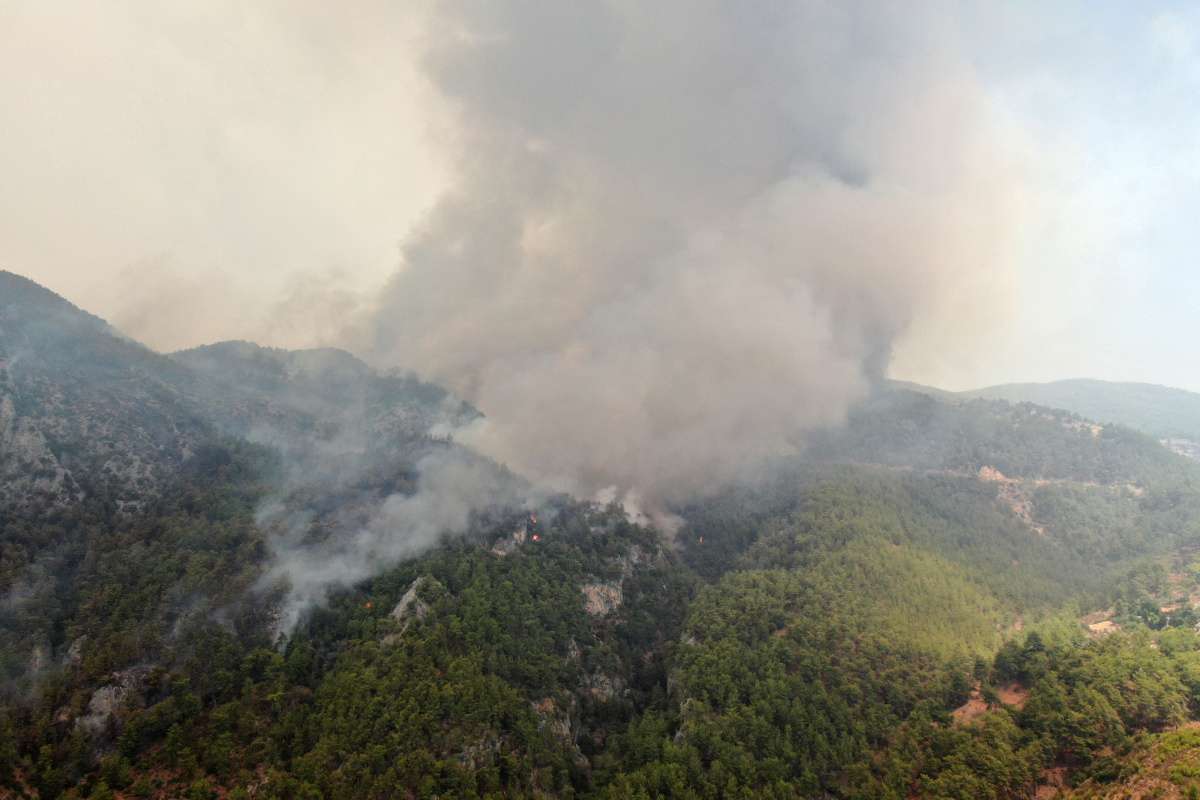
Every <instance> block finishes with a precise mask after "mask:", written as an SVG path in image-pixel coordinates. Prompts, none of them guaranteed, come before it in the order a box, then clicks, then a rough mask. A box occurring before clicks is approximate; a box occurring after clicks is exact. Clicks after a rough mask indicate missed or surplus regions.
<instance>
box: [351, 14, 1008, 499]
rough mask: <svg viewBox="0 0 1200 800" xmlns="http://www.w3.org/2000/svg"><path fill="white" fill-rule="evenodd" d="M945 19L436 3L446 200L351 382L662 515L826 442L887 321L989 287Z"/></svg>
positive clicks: (501, 455)
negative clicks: (436, 391) (398, 393)
mask: <svg viewBox="0 0 1200 800" xmlns="http://www.w3.org/2000/svg"><path fill="white" fill-rule="evenodd" d="M945 11H946V9H944V8H941V6H940V5H939V4H937V3H914V4H908V3H906V4H899V5H896V4H879V3H869V2H848V3H830V2H823V1H820V0H799V2H765V3H734V2H717V1H716V0H711V1H710V2H703V1H702V2H694V1H693V0H688V2H683V0H664V1H663V2H654V3H640V2H633V1H632V0H628V1H626V0H591V1H590V2H573V3H551V4H542V3H525V2H515V1H513V2H484V0H455V1H452V2H448V3H444V4H440V6H439V10H438V11H437V12H435V15H434V17H433V18H432V20H431V21H430V24H429V29H428V31H427V32H426V38H425V42H426V46H427V50H426V52H425V59H424V65H425V70H426V73H427V75H428V77H429V79H430V80H431V82H432V83H433V85H434V86H435V87H436V89H437V90H438V91H440V93H441V95H442V96H443V97H444V98H445V100H446V101H447V102H448V103H449V105H450V107H451V108H452V111H453V114H454V118H455V120H456V126H455V134H454V135H453V136H449V137H447V146H448V147H449V149H450V151H451V152H450V155H451V161H452V163H453V164H454V165H455V172H454V183H453V186H452V188H451V190H450V191H449V192H448V194H447V195H446V196H445V197H444V198H443V200H442V201H441V202H440V203H439V204H438V205H437V206H436V208H435V209H434V211H433V212H432V213H431V215H430V217H429V218H428V219H427V221H426V222H425V224H424V225H422V226H421V227H420V229H419V230H418V231H417V232H416V233H415V234H414V235H412V236H411V237H410V238H409V239H408V241H407V242H406V244H405V246H404V249H403V265H402V267H401V268H400V270H399V271H398V272H397V273H396V275H395V276H394V277H393V279H392V280H391V281H390V283H389V285H388V287H387V289H386V290H385V292H384V294H383V296H382V298H381V301H380V305H379V308H378V311H377V315H376V318H375V321H374V324H373V326H372V333H371V335H372V343H371V346H372V348H373V352H374V355H375V357H376V359H378V360H382V361H391V362H392V363H401V364H404V365H405V366H408V367H412V368H415V369H416V370H418V371H419V372H420V373H422V374H424V375H425V376H427V377H429V378H432V379H434V380H436V381H440V382H443V383H445V384H447V385H448V386H450V387H451V388H452V389H453V390H454V391H456V392H458V393H459V394H460V395H461V396H463V397H464V398H465V399H467V400H469V401H471V402H472V403H474V404H475V405H476V406H478V407H479V408H480V409H481V410H482V411H483V412H484V413H485V414H486V415H487V417H488V419H487V421H486V423H484V424H483V425H481V426H479V428H478V429H477V430H475V431H474V432H473V433H472V435H471V437H470V441H471V443H472V444H474V445H476V446H477V447H479V448H480V449H482V450H483V452H485V453H487V454H488V455H490V456H492V457H494V458H497V459H498V460H501V461H503V462H505V463H507V464H508V465H510V466H512V467H513V468H514V469H516V470H518V471H519V472H522V473H524V474H527V475H529V476H531V477H533V478H535V479H538V480H541V481H544V482H548V483H550V484H552V485H555V486H558V487H560V488H564V489H568V490H572V491H576V492H581V493H584V494H592V493H595V492H597V491H600V490H603V489H605V488H609V487H614V488H615V489H616V490H617V491H619V492H625V491H629V490H636V491H638V492H640V493H641V494H642V495H643V497H644V498H645V499H646V500H647V501H648V502H651V503H660V504H661V503H669V502H670V501H672V500H677V499H679V498H681V497H683V496H684V495H686V494H687V493H689V492H693V491H696V490H698V489H704V488H707V487H710V486H712V485H714V484H716V483H719V482H720V481H723V480H725V479H727V478H730V477H732V476H734V475H735V474H736V473H738V472H739V471H740V470H742V469H744V468H745V467H746V466H747V465H749V464H750V463H753V462H756V461H758V460H760V459H762V458H764V457H766V456H770V455H772V454H776V453H779V452H783V451H787V450H789V449H791V448H793V447H795V445H796V442H797V439H798V437H800V436H802V434H803V432H804V431H805V430H809V429H812V428H814V427H818V426H824V425H827V424H830V423H836V422H837V421H839V420H840V419H842V417H843V415H844V413H845V411H846V409H847V407H848V406H849V405H850V404H852V403H853V402H854V401H855V400H856V399H858V398H860V397H862V396H863V395H864V393H865V392H866V390H867V388H868V386H869V384H870V381H871V380H872V379H873V378H875V377H877V376H880V375H881V374H882V373H883V371H884V370H885V369H886V365H887V363H888V359H889V355H890V352H891V350H892V348H893V346H894V345H895V344H896V343H897V341H898V340H899V339H900V338H901V337H903V336H905V335H906V333H907V332H909V331H910V330H911V329H912V327H913V326H914V324H919V323H922V322H923V321H924V320H925V319H933V318H940V317H942V316H944V314H945V312H946V309H947V308H953V307H956V306H957V307H963V308H972V307H973V305H972V304H977V303H978V302H979V301H980V296H981V294H980V293H982V294H983V295H986V293H987V292H989V291H992V290H993V284H992V282H991V281H990V280H988V279H987V278H988V276H989V275H991V274H992V273H996V272H998V271H999V269H1000V265H1001V264H1000V259H1001V257H1002V255H1003V253H1004V250H1005V247H1006V246H1007V239H1008V234H1009V231H1010V228H1011V224H1010V223H1011V219H1012V206H1013V201H1014V198H1015V191H1014V189H1015V187H1014V186H1013V185H1012V184H1013V182H1012V180H1011V179H1010V178H1009V177H1008V170H1007V167H1006V159H1007V156H1006V152H1005V147H1004V146H1003V141H1002V137H1001V136H1000V135H999V133H998V132H997V126H996V125H995V124H994V121H993V120H992V117H991V112H990V110H989V108H988V102H987V98H986V97H985V95H984V92H983V90H982V88H981V86H980V84H979V82H978V81H977V80H976V78H975V76H974V75H973V73H972V70H971V68H970V65H969V63H968V62H967V60H966V59H965V57H964V56H963V55H962V54H961V53H960V52H958V51H957V49H956V38H955V32H954V31H953V30H952V29H950V28H949V27H948V26H947V23H946V22H944V20H945V19H948V18H949V16H950V15H948V14H946V13H944V12H945ZM968 287H969V288H970V291H971V292H972V293H971V294H970V295H968V294H967V291H968Z"/></svg>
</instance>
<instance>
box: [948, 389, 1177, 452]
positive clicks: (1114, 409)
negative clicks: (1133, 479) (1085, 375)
mask: <svg viewBox="0 0 1200 800" xmlns="http://www.w3.org/2000/svg"><path fill="white" fill-rule="evenodd" d="M962 394H963V395H965V396H967V397H986V398H992V399H997V400H1007V401H1009V402H1011V403H1036V404H1038V405H1042V406H1049V407H1051V408H1062V409H1066V410H1067V411H1073V412H1074V413H1076V414H1079V415H1080V416H1082V417H1086V418H1087V419H1091V420H1095V421H1096V422H1101V423H1113V422H1115V423H1118V424H1120V425H1125V426H1127V427H1130V428H1133V429H1135V430H1139V431H1142V432H1144V433H1147V434H1149V435H1150V436H1153V437H1155V438H1157V439H1176V438H1178V439H1191V440H1194V441H1200V394H1195V393H1194V392H1188V391H1184V390H1183V389H1172V388H1170V387H1167V386H1156V385H1154V384H1149V383H1114V382H1110V381H1097V380H1085V379H1077V380H1065V381H1054V382H1052V383H1010V384H1003V385H1000V386H989V387H987V388H984V389H977V390H973V391H970V392H964V393H962Z"/></svg>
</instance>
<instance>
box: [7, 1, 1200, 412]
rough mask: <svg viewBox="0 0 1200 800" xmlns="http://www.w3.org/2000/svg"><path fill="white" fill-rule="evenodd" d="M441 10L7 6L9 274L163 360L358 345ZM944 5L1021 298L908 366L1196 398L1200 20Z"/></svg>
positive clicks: (394, 261)
mask: <svg viewBox="0 0 1200 800" xmlns="http://www.w3.org/2000/svg"><path fill="white" fill-rule="evenodd" d="M418 5H421V4H418V3H408V4H403V3H389V2H374V1H373V0H363V1H362V2H354V3H343V4H331V3H327V2H319V1H318V0H313V2H296V0H290V1H289V2H279V3H269V2H232V0H230V1H228V2H226V1H224V0H205V1H204V2H192V3H182V2H180V3H170V2H168V3H164V2H161V0H147V2H87V0H78V2H71V3H63V2H53V1H51V2H47V0H28V2H26V1H25V0H0V180H2V181H3V190H2V191H0V267H3V268H6V269H9V270H12V271H15V272H18V273H22V274H25V275H28V276H29V277H31V278H33V279H35V280H37V281H39V282H42V283H44V284H46V285H47V286H49V287H50V288H52V289H54V290H56V291H58V292H60V293H62V294H64V295H65V296H67V297H68V298H69V299H71V300H72V301H74V302H76V303H77V304H79V305H81V306H83V307H85V308H87V309H89V310H92V311H94V312H96V313H98V314H100V315H102V316H105V317H107V318H108V319H110V320H111V321H113V322H114V323H116V324H117V325H118V326H119V327H122V328H123V329H125V330H126V331H127V332H128V333H130V334H131V335H134V336H136V337H138V338H141V339H143V340H144V341H146V342H147V343H149V344H151V345H152V346H155V347H159V348H162V349H172V348H177V347H182V346H187V345H191V344H198V343H202V342H205V341H210V340H214V339H221V338H233V337H246V338H256V339H260V340H264V341H265V342H266V343H277V344H281V345H293V346H295V345H305V344H312V343H316V342H319V341H324V340H329V339H331V338H335V337H337V336H339V335H340V334H341V328H342V327H343V325H344V324H346V322H347V321H349V320H353V319H355V318H356V316H355V313H356V311H357V310H358V309H359V308H360V307H361V306H362V305H364V304H366V303H369V302H370V301H371V298H373V297H375V296H376V293H377V292H378V290H379V289H380V288H381V287H382V286H383V285H384V284H385V282H386V281H387V279H388V277H389V276H390V275H391V273H392V272H393V271H394V270H395V269H396V267H397V265H398V264H399V260H400V253H401V250H400V245H401V242H403V241H404V240H406V239H407V238H408V233H409V232H410V230H411V229H412V227H413V226H414V225H415V224H417V223H418V222H419V221H420V220H421V219H422V217H423V215H424V214H426V213H427V212H428V211H429V210H430V209H431V208H432V206H433V204H434V202H435V201H436V199H437V198H438V197H439V195H440V194H441V193H442V191H443V189H444V188H445V186H446V182H447V177H446V176H447V175H448V174H451V173H452V172H453V165H451V164H448V163H446V159H447V158H448V156H447V155H446V154H447V153H448V152H450V153H453V152H455V151H454V150H449V151H448V150H447V149H445V148H443V147H442V146H441V145H442V144H443V143H444V142H445V140H446V139H447V138H449V137H454V136H455V135H456V133H455V131H454V129H453V126H452V125H450V124H449V121H448V115H449V110H448V109H447V108H446V107H445V106H444V103H445V101H444V100H442V99H440V98H439V96H438V95H437V93H436V92H434V91H433V89H432V87H431V86H429V85H427V82H426V79H425V78H424V77H423V76H422V71H421V69H420V65H419V64H418V63H417V61H418V57H417V54H418V53H420V52H421V51H422V43H421V39H420V36H421V35H422V34H421V33H420V31H421V30H422V28H421V27H420V26H419V25H418V24H416V22H415V20H416V17H417V16H418V14H419V13H420V10H419V9H418V8H417V6H418ZM944 16H945V24H946V26H947V27H948V28H952V29H953V31H954V36H956V37H957V38H958V39H959V40H960V41H961V45H960V47H959V50H960V52H964V53H966V54H967V55H968V57H969V58H970V61H971V65H972V67H973V69H974V70H975V71H976V72H977V73H978V78H979V82H980V83H981V85H982V86H983V87H984V88H985V90H986V97H987V102H988V103H989V105H990V112H989V113H990V114H991V115H992V116H993V117H994V120H995V124H996V126H997V130H998V131H999V132H1000V133H1001V134H1002V136H1003V139H1004V141H1005V142H1006V143H1007V145H1006V153H1007V154H1008V155H1009V156H1011V157H1013V162H1012V164H1011V165H1007V166H1006V167H1005V168H1006V169H1009V170H1011V171H1012V172H1013V174H1014V176H1015V180H1018V181H1019V183H1020V184H1021V187H1022V191H1021V193H1020V198H1021V204H1022V209H1021V214H1020V215H1019V230H1018V231H1017V233H1018V234H1019V236H1018V242H1017V246H1016V247H1015V248H1014V251H1013V252H1012V253H1011V254H1009V253H1005V254H1004V260H1005V262H1006V263H1005V267H1004V268H1005V269H1006V270H1009V271H1010V273H1011V276H1012V278H1013V280H1012V282H1011V283H1012V285H1013V286H1014V287H1015V288H1014V290H1013V296H1012V297H1011V298H1010V299H1009V300H1008V301H1007V302H1006V303H1005V304H1004V308H1003V313H1000V314H989V315H983V316H981V317H980V318H979V326H980V328H981V329H980V330H977V331H971V332H970V334H971V335H969V336H967V335H964V334H966V333H967V332H965V331H962V330H957V329H951V328H947V329H946V330H944V331H940V335H942V336H944V337H945V339H946V342H947V346H946V348H945V352H946V356H945V358H936V357H932V356H931V352H936V348H931V346H930V337H931V336H934V337H935V338H936V335H937V334H938V333H939V331H938V329H937V328H936V325H935V326H934V327H933V329H932V332H931V330H930V329H928V328H927V329H925V330H923V331H922V334H921V336H922V341H921V344H920V346H919V347H918V346H916V345H913V346H912V347H909V348H906V347H905V345H904V344H903V343H901V345H900V347H899V351H898V354H897V360H896V363H895V367H894V372H895V373H896V374H897V375H898V376H901V377H910V378H914V379H917V380H926V381H930V382H935V383H939V384H942V385H948V386H953V387H965V386H970V385H981V384H985V383H995V382H1001V381H1009V380H1045V379H1053V378H1057V377H1072V376H1095V377H1102V378H1110V379H1129V380H1148V381H1154V382H1160V383H1168V384H1173V385H1178V386H1183V387H1185V388H1191V389H1194V390H1200V360H1197V359H1196V358H1195V356H1194V348H1195V344H1194V343H1195V342H1196V341H1200V314H1198V313H1197V310H1200V270H1197V268H1196V267H1195V266H1194V265H1193V257H1194V256H1193V254H1194V253H1195V252H1196V250H1197V244H1200V241H1198V240H1200V233H1198V229H1200V226H1198V225H1197V224H1196V223H1195V222H1194V221H1193V218H1194V217H1195V216H1196V211H1197V209H1198V208H1200V203H1198V201H1200V182H1198V179H1200V102H1198V100H1200V10H1197V9H1196V8H1195V7H1193V6H1189V5H1188V4H1184V3H1153V2H1147V3H1130V2H1110V3H1100V2H1087V3H1085V2H1077V3H1071V2H1053V3H1043V2H1028V3H1004V4H1000V3H994V4H993V3H989V4H986V5H981V6H979V7H971V6H969V5H963V4H951V3H946V5H945V15H944ZM871 46H872V41H867V42H864V43H863V47H864V53H863V55H864V58H868V57H871V55H872V53H871V52H870V47H871ZM836 80H837V76H830V81H831V82H836ZM959 319H961V317H960V318H959ZM959 324H961V323H959ZM963 341H969V342H970V343H971V345H970V347H964V346H962V342H963Z"/></svg>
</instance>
